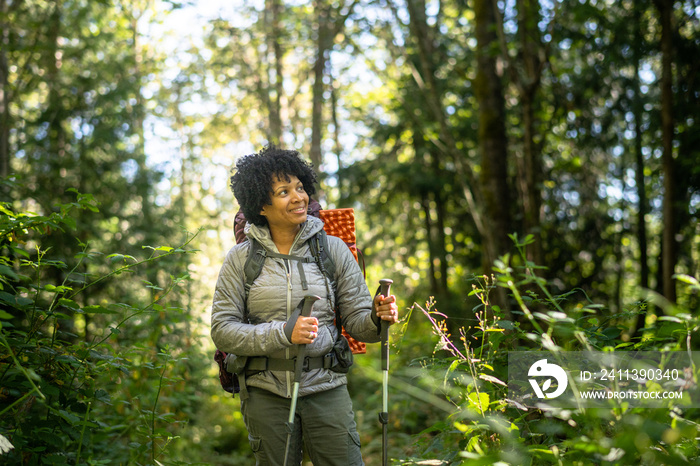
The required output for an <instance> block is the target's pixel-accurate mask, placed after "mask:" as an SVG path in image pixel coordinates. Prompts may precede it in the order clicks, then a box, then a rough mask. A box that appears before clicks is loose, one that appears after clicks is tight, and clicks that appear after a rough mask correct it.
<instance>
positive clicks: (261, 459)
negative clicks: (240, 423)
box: [248, 435, 265, 464]
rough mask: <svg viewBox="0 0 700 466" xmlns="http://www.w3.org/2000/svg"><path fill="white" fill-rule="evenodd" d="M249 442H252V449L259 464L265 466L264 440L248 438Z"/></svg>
mask: <svg viewBox="0 0 700 466" xmlns="http://www.w3.org/2000/svg"><path fill="white" fill-rule="evenodd" d="M248 441H249V442H250V448H251V450H253V454H254V455H255V460H256V463H257V464H265V452H264V451H263V449H262V438H260V437H253V436H250V435H249V436H248Z"/></svg>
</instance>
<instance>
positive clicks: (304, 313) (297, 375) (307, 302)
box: [284, 295, 321, 466]
mask: <svg viewBox="0 0 700 466" xmlns="http://www.w3.org/2000/svg"><path fill="white" fill-rule="evenodd" d="M319 299H321V298H320V297H318V296H313V295H308V296H304V299H302V300H301V303H299V305H300V306H301V305H302V303H303V307H302V309H301V315H300V316H301V317H309V316H310V315H311V308H312V307H313V306H314V303H315V302H316V301H318V300H319ZM304 353H306V345H302V344H300V345H299V352H298V353H297V358H296V364H295V365H294V385H293V386H292V404H291V405H290V406H289V419H288V420H287V445H286V446H285V447H284V466H287V460H288V459H289V447H290V445H291V443H292V433H293V432H294V416H295V415H296V412H297V398H299V383H300V382H301V373H302V371H303V370H304Z"/></svg>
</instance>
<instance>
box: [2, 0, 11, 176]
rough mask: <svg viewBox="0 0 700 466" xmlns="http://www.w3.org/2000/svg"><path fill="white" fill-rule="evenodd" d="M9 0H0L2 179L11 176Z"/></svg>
mask: <svg viewBox="0 0 700 466" xmlns="http://www.w3.org/2000/svg"><path fill="white" fill-rule="evenodd" d="M7 15H8V7H7V0H0V178H6V177H8V176H9V175H10V170H11V163H10V124H11V120H10V95H11V94H10V87H9V81H8V69H9V68H8V65H7V50H8V47H9V45H10V31H9V27H8V21H7Z"/></svg>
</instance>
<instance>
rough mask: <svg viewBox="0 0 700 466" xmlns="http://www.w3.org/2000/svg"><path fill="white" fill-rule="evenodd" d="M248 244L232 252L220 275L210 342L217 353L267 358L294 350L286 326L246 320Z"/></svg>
mask: <svg viewBox="0 0 700 466" xmlns="http://www.w3.org/2000/svg"><path fill="white" fill-rule="evenodd" d="M247 248H248V245H247V243H244V244H240V245H237V246H235V247H234V248H233V249H231V250H230V251H229V253H228V254H227V255H226V259H225V260H224V264H223V266H222V267H221V271H220V272H219V278H218V280H217V282H216V289H215V290H214V302H213V304H212V311H211V338H212V340H214V344H215V345H216V347H217V348H218V349H220V350H221V351H224V352H226V353H232V354H235V355H238V356H264V355H268V354H271V353H274V352H277V351H281V350H284V349H285V348H288V347H289V346H291V343H290V342H289V340H288V339H287V337H286V335H285V333H284V322H268V323H259V324H255V325H254V324H249V323H247V319H246V318H245V316H244V312H245V311H244V309H245V286H244V283H245V278H244V274H243V265H244V262H245V258H246V257H247Z"/></svg>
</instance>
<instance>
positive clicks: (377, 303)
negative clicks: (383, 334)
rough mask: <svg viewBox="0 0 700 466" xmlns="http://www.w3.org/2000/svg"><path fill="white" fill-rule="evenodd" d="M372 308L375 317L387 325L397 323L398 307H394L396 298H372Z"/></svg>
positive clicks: (378, 296) (392, 296)
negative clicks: (384, 321) (375, 314)
mask: <svg viewBox="0 0 700 466" xmlns="http://www.w3.org/2000/svg"><path fill="white" fill-rule="evenodd" d="M374 308H375V310H376V313H377V317H379V318H380V319H381V320H386V321H387V322H389V325H391V324H395V323H396V322H398V321H399V307H398V306H397V305H396V296H394V295H391V296H386V297H385V296H383V295H381V294H379V295H377V296H375V297H374Z"/></svg>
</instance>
